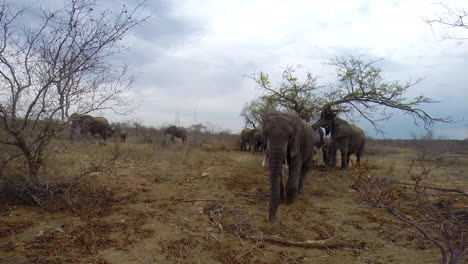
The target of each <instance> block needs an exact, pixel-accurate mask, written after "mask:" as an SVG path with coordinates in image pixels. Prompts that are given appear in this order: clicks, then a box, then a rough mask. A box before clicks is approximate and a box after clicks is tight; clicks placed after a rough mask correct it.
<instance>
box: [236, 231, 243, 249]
mask: <svg viewBox="0 0 468 264" xmlns="http://www.w3.org/2000/svg"><path fill="white" fill-rule="evenodd" d="M236 236H237V238H238V239H239V241H240V243H241V245H242V246H245V243H244V241H243V240H242V238H241V237H240V236H239V232H237V231H236Z"/></svg>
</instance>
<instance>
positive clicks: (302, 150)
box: [263, 111, 320, 220]
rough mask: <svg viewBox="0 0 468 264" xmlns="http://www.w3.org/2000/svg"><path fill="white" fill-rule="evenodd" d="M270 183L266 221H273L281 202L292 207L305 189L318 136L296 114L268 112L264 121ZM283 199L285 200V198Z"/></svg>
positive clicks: (318, 139)
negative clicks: (285, 170) (285, 171)
mask: <svg viewBox="0 0 468 264" xmlns="http://www.w3.org/2000/svg"><path fill="white" fill-rule="evenodd" d="M263 128H264V129H263V133H264V137H265V140H266V144H267V149H266V155H267V156H268V157H269V170H270V181H271V193H270V208H269V219H270V220H274V219H276V211H277V209H278V206H279V204H280V202H281V201H284V200H285V201H286V204H291V203H292V202H293V201H294V200H295V198H296V197H297V194H298V193H302V192H303V190H304V183H305V176H306V174H307V172H308V171H309V169H310V167H311V166H312V163H313V156H314V155H315V153H316V151H317V148H316V147H315V145H316V144H317V141H320V136H319V135H318V133H317V132H315V131H314V130H313V129H312V127H311V126H310V125H309V124H308V123H307V122H305V121H304V120H302V119H301V118H300V117H299V116H298V115H297V113H295V112H290V113H287V114H284V113H279V112H276V111H270V112H268V113H267V114H266V115H265V116H264V119H263ZM285 159H286V161H287V164H288V166H289V177H288V180H287V184H286V188H285V189H284V187H283V181H282V167H283V161H284V160H285ZM285 196H286V197H285Z"/></svg>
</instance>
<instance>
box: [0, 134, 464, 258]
mask: <svg viewBox="0 0 468 264" xmlns="http://www.w3.org/2000/svg"><path fill="white" fill-rule="evenodd" d="M108 147H109V148H111V146H108ZM152 148H153V146H151V145H147V146H145V145H137V144H130V143H127V144H126V145H125V147H122V150H121V151H123V152H124V153H125V154H126V155H124V157H123V158H121V159H119V160H118V162H117V167H116V169H115V170H114V172H113V173H114V174H113V177H112V183H111V184H110V183H109V181H108V180H106V184H108V186H107V188H110V189H112V190H113V196H112V198H109V200H108V201H106V202H101V203H95V202H93V200H92V199H90V200H89V201H88V202H89V204H84V205H82V206H81V207H80V208H81V209H80V210H78V211H72V210H70V209H68V208H66V207H63V206H54V205H53V202H52V201H51V202H50V204H47V205H46V206H43V207H29V206H20V205H16V206H14V205H11V204H1V205H0V262H1V263H4V264H12V263H145V264H149V263H414V264H418V263H421V264H422V263H424V264H426V263H439V262H440V258H441V257H440V253H439V250H438V249H437V248H435V247H434V246H433V245H432V244H430V243H428V242H425V241H422V240H419V239H418V238H417V237H419V234H418V233H417V232H416V231H415V230H414V229H413V228H412V227H411V226H409V225H406V224H404V223H401V222H399V221H398V220H397V219H395V218H392V216H390V215H388V214H387V213H386V212H385V211H383V210H381V209H376V208H372V207H370V206H369V205H367V204H366V203H364V202H363V201H362V200H361V199H360V197H359V195H358V194H357V193H356V192H355V191H354V190H352V189H351V188H350V186H351V185H352V183H353V182H354V177H355V176H354V175H355V172H354V170H352V169H349V170H346V171H341V170H327V169H325V168H324V167H322V166H321V165H320V164H321V162H317V164H318V165H317V166H316V167H315V168H314V169H313V170H312V171H311V172H310V173H309V175H308V184H307V186H306V189H305V192H304V194H303V195H300V196H299V197H298V199H297V200H296V201H295V202H294V203H293V204H292V205H290V206H285V205H281V206H280V208H279V209H278V221H276V222H270V221H268V220H267V208H268V199H269V197H268V194H267V193H268V192H269V173H268V171H267V169H266V168H263V167H262V166H261V161H262V156H261V155H253V154H251V153H246V152H239V151H229V150H216V149H203V148H201V149H188V150H187V149H185V148H184V147H182V146H181V145H180V144H176V145H175V146H170V147H168V148H164V149H156V151H154V149H152ZM407 155H409V154H408V152H407V151H395V152H392V153H390V154H379V155H372V156H368V157H366V158H365V159H364V163H366V164H368V166H373V170H374V171H375V173H378V174H382V175H384V176H386V177H393V178H397V179H398V180H402V181H404V180H407V179H406V178H405V177H406V176H407V175H408V173H407V168H408V167H409V166H410V164H411V158H410V157H408V156H407ZM316 159H317V160H319V159H320V156H319V155H318V156H317V158H316ZM454 160H455V161H456V162H454ZM446 161H447V162H446V165H447V164H448V166H441V168H440V170H438V171H435V172H434V175H435V176H434V178H431V179H433V182H434V183H435V184H439V185H443V186H450V185H451V186H452V187H453V186H456V187H457V188H458V189H463V188H464V189H465V190H467V189H468V188H467V186H468V177H467V172H466V171H467V167H468V158H467V155H466V154H465V155H462V154H460V155H458V156H457V157H455V158H454V157H453V156H451V157H446ZM449 161H451V162H449ZM429 165H430V164H429ZM405 174H406V176H405ZM96 184H102V182H101V181H99V179H96ZM83 195H90V194H83ZM460 199H461V198H460ZM87 205H89V206H87ZM306 240H317V241H322V242H323V240H326V241H327V242H326V243H325V244H326V246H323V245H322V246H321V245H317V244H314V245H312V244H310V245H293V244H294V243H296V244H298V243H300V242H304V241H306ZM279 241H283V242H279Z"/></svg>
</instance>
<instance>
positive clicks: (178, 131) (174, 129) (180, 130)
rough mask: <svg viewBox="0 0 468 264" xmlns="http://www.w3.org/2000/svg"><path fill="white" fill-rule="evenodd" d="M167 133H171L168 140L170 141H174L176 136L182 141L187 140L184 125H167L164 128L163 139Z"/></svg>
mask: <svg viewBox="0 0 468 264" xmlns="http://www.w3.org/2000/svg"><path fill="white" fill-rule="evenodd" d="M167 134H169V135H171V137H170V140H171V142H172V143H174V142H175V138H176V137H177V138H180V139H182V142H183V143H185V142H186V141H187V129H185V128H184V127H178V126H169V127H168V128H166V129H165V130H164V139H165V138H166V135H167Z"/></svg>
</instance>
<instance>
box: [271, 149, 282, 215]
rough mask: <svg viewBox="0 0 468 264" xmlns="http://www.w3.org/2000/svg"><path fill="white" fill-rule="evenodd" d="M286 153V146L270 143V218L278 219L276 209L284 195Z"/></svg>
mask: <svg viewBox="0 0 468 264" xmlns="http://www.w3.org/2000/svg"><path fill="white" fill-rule="evenodd" d="M285 154H286V147H285V146H281V145H274V146H271V145H269V150H268V156H269V158H270V162H269V169H270V181H271V192H270V211H269V219H270V220H274V219H276V211H277V209H278V206H279V204H280V203H281V199H283V196H284V190H283V184H282V174H283V160H284V158H285Z"/></svg>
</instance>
